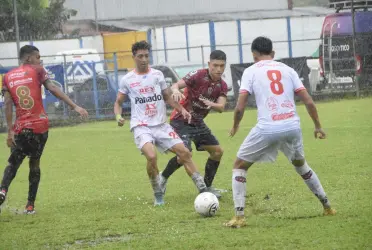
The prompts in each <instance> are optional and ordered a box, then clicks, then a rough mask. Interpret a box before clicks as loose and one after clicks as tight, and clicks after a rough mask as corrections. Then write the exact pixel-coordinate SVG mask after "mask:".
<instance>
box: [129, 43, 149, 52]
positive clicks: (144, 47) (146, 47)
mask: <svg viewBox="0 0 372 250" xmlns="http://www.w3.org/2000/svg"><path fill="white" fill-rule="evenodd" d="M138 50H151V45H150V44H149V43H148V42H146V41H139V42H136V43H134V44H133V45H132V53H133V55H136V53H137V51H138Z"/></svg>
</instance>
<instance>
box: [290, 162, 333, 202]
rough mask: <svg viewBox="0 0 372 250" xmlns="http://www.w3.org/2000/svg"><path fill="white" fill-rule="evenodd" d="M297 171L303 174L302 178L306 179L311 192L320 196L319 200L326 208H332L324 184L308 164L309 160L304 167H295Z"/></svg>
mask: <svg viewBox="0 0 372 250" xmlns="http://www.w3.org/2000/svg"><path fill="white" fill-rule="evenodd" d="M295 169H296V172H297V173H298V174H299V175H301V177H302V179H304V181H305V183H306V185H307V186H308V187H309V189H310V190H311V192H313V193H314V194H315V196H316V197H318V199H319V201H320V202H321V203H322V205H323V206H324V208H330V207H331V204H330V203H329V201H328V199H327V195H326V193H325V192H324V189H323V187H322V184H321V183H320V180H319V178H318V176H317V175H316V173H315V172H314V171H313V170H312V169H311V168H310V167H309V165H307V162H305V164H304V165H303V166H302V167H295Z"/></svg>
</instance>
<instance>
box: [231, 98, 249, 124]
mask: <svg viewBox="0 0 372 250" xmlns="http://www.w3.org/2000/svg"><path fill="white" fill-rule="evenodd" d="M248 96H249V93H248V92H241V93H240V94H239V97H238V102H237V103H236V107H235V110H234V124H233V128H235V129H237V128H238V127H239V124H240V122H241V120H242V119H243V116H244V111H245V107H246V105H247V102H248Z"/></svg>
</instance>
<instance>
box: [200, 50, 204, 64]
mask: <svg viewBox="0 0 372 250" xmlns="http://www.w3.org/2000/svg"><path fill="white" fill-rule="evenodd" d="M200 49H201V56H202V65H203V68H204V46H203V45H201V46H200Z"/></svg>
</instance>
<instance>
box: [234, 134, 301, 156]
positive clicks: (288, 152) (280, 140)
mask: <svg viewBox="0 0 372 250" xmlns="http://www.w3.org/2000/svg"><path fill="white" fill-rule="evenodd" d="M279 150H280V151H282V152H283V153H284V155H285V156H286V157H287V158H288V160H289V161H293V160H303V159H304V158H305V153H304V148H303V141H302V133H301V129H295V130H290V131H285V132H278V133H273V134H266V133H262V131H261V130H260V129H259V128H257V127H254V128H253V129H252V130H251V131H250V132H249V134H248V136H247V137H246V138H245V140H244V142H243V143H242V145H241V146H240V148H239V150H238V154H237V157H238V158H239V159H242V160H244V161H247V162H251V163H254V162H274V161H275V160H276V158H277V156H278V151H279Z"/></svg>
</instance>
